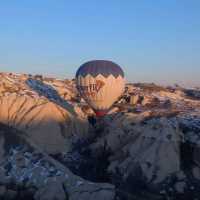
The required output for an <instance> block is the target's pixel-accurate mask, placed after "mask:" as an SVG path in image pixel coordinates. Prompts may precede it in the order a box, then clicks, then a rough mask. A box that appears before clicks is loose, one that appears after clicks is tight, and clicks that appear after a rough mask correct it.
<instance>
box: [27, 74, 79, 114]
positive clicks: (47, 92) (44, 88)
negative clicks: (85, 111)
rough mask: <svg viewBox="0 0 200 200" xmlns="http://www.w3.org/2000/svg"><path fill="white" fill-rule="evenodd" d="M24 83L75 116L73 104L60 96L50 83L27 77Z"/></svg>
mask: <svg viewBox="0 0 200 200" xmlns="http://www.w3.org/2000/svg"><path fill="white" fill-rule="evenodd" d="M26 84H27V85H28V86H29V87H30V88H31V89H32V90H34V91H35V92H37V94H38V95H40V96H44V97H46V98H47V99H48V100H49V101H51V102H53V103H55V104H57V105H59V106H61V107H62V108H64V109H66V110H67V111H69V112H70V113H71V114H73V115H75V116H77V114H76V112H75V111H74V107H73V105H71V104H70V103H68V102H67V101H66V100H65V99H63V98H61V97H60V95H59V94H58V92H57V91H56V90H55V89H54V88H53V87H52V86H50V85H48V84H45V83H43V82H42V81H40V80H35V79H31V78H29V79H27V81H26Z"/></svg>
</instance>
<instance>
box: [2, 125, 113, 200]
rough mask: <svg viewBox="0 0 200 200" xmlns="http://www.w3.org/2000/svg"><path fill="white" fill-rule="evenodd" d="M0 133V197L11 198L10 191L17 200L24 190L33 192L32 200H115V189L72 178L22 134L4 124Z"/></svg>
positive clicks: (63, 168) (73, 176) (64, 169)
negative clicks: (0, 154)
mask: <svg viewBox="0 0 200 200" xmlns="http://www.w3.org/2000/svg"><path fill="white" fill-rule="evenodd" d="M0 131H1V135H0V149H1V152H2V156H1V160H0V185H2V184H3V185H4V186H2V187H0V195H1V196H4V197H5V195H8V194H9V195H11V191H9V190H13V191H14V192H15V197H19V195H21V194H22V193H21V191H22V189H23V190H24V191H27V192H29V193H30V192H32V193H33V195H34V199H35V200H38V199H40V200H46V199H48V200H49V199H52V200H53V199H59V200H65V199H69V200H75V199H83V200H84V199H89V200H90V199H91V200H92V199H94V198H95V199H99V200H100V199H105V200H112V199H114V194H115V192H114V186H112V185H110V184H103V183H102V184H97V183H92V182H89V181H86V180H84V179H82V178H80V177H78V176H75V175H74V174H72V173H71V172H70V171H69V170H68V169H67V168H66V167H65V166H63V165H62V164H60V163H59V162H57V161H56V160H54V159H53V158H51V157H50V156H48V155H47V154H45V153H44V152H43V151H41V150H40V148H39V147H38V146H37V145H36V144H34V143H33V142H32V140H30V139H29V138H28V137H27V136H26V135H24V134H23V133H22V132H19V131H16V130H14V129H12V128H11V127H7V126H5V125H3V124H0ZM11 184H12V185H11ZM30 188H33V190H32V191H30ZM13 195H14V194H13ZM13 198H14V197H13Z"/></svg>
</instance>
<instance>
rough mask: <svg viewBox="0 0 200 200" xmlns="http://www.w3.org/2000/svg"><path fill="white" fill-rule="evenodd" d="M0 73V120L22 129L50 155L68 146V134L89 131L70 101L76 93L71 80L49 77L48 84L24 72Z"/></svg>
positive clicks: (80, 133) (82, 134) (81, 114)
mask: <svg viewBox="0 0 200 200" xmlns="http://www.w3.org/2000/svg"><path fill="white" fill-rule="evenodd" d="M1 76H2V77H1V81H0V88H1V97H0V122H3V123H5V124H8V125H10V126H13V127H15V128H18V129H19V130H23V131H24V132H25V133H26V134H27V135H29V136H30V138H31V139H33V141H34V142H36V143H37V144H38V145H39V146H40V147H41V148H42V149H43V150H45V151H46V152H48V153H52V154H55V153H59V152H64V151H67V150H68V149H69V148H70V146H69V143H68V141H67V139H66V138H67V137H71V136H72V135H79V136H80V137H81V136H85V135H86V134H87V133H88V122H87V120H86V118H85V115H84V113H82V111H81V109H78V106H77V105H73V102H70V100H71V99H73V98H74V96H75V95H76V93H75V92H74V91H75V89H73V84H72V83H71V82H70V83H69V85H66V84H65V82H62V81H56V80H55V81H52V80H51V82H50V83H48V84H47V81H44V82H42V81H41V80H37V79H33V78H29V77H27V76H25V75H19V76H17V75H7V74H2V75H1ZM44 80H45V79H44ZM45 82H46V83H45ZM54 87H55V88H57V90H55V89H54ZM59 92H60V94H61V95H62V96H63V98H62V96H60V94H59ZM74 104H75V103H74Z"/></svg>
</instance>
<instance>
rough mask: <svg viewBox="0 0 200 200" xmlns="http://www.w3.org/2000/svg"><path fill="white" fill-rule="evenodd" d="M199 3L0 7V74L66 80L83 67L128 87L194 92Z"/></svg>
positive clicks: (199, 50) (8, 2)
mask: <svg viewBox="0 0 200 200" xmlns="http://www.w3.org/2000/svg"><path fill="white" fill-rule="evenodd" d="M199 11H200V1H199V0H167V1H165V0H157V1H155V0H137V1H136V0H124V1H122V0H98V1H97V0H84V1H82V0H79V1H78V0H73V1H69V0H28V1H27V0H20V1H18V0H4V1H0V71H12V72H20V73H21V72H22V73H34V74H45V75H51V76H56V77H65V78H71V77H73V76H74V74H75V72H76V70H77V68H78V67H79V66H80V65H81V64H82V63H84V62H85V61H88V60H93V59H108V60H113V61H114V62H116V63H118V64H120V65H121V66H122V67H123V69H124V71H125V74H126V77H127V79H128V81H132V82H138V81H140V82H156V83H161V84H174V83H180V84H186V85H187V84H188V85H200V12H199Z"/></svg>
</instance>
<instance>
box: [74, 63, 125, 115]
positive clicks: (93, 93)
mask: <svg viewBox="0 0 200 200" xmlns="http://www.w3.org/2000/svg"><path fill="white" fill-rule="evenodd" d="M76 85H77V89H78V91H79V93H80V95H81V96H82V97H83V99H84V100H85V101H86V102H87V103H88V104H89V105H90V106H91V107H92V108H93V110H94V112H95V113H96V115H97V116H98V117H100V116H104V115H106V114H107V112H108V111H109V109H110V108H111V106H112V105H113V103H114V102H115V101H117V100H118V98H119V97H120V96H121V95H122V94H123V92H124V88H125V79H124V72H123V70H122V69H121V67H120V66H119V65H117V64H115V63H114V62H111V61H106V60H94V61H89V62H86V63H84V64H83V65H81V66H80V68H79V69H78V71H77V73H76Z"/></svg>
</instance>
